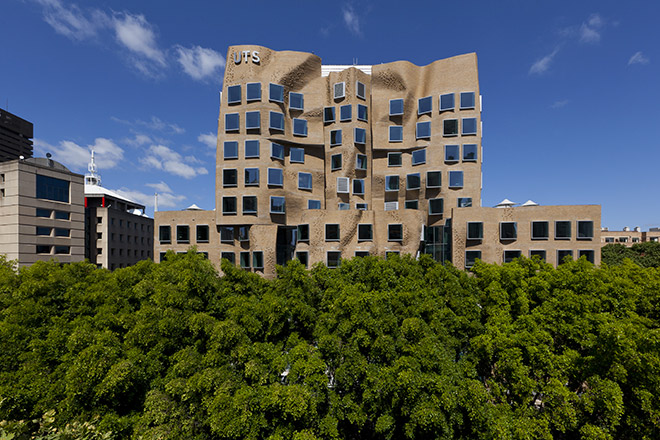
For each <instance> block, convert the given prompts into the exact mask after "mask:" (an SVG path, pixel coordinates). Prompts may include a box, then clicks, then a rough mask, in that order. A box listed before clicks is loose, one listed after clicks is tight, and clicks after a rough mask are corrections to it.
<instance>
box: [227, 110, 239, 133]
mask: <svg viewBox="0 0 660 440" xmlns="http://www.w3.org/2000/svg"><path fill="white" fill-rule="evenodd" d="M240 126H241V118H240V115H239V114H238V113H227V114H225V132H227V133H229V132H232V131H238V130H239V129H240Z"/></svg>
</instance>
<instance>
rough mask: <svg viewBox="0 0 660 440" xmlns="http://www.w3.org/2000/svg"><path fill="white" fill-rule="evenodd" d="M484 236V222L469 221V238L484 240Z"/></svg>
mask: <svg viewBox="0 0 660 440" xmlns="http://www.w3.org/2000/svg"><path fill="white" fill-rule="evenodd" d="M483 238H484V224H483V223H482V222H468V223H467V239H468V240H483Z"/></svg>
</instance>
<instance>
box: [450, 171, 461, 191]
mask: <svg viewBox="0 0 660 440" xmlns="http://www.w3.org/2000/svg"><path fill="white" fill-rule="evenodd" d="M449 187H450V188H463V171H450V172H449Z"/></svg>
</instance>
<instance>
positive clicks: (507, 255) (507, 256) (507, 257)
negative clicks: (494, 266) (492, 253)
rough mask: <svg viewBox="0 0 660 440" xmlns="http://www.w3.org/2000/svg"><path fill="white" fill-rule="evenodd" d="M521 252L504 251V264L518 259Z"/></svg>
mask: <svg viewBox="0 0 660 440" xmlns="http://www.w3.org/2000/svg"><path fill="white" fill-rule="evenodd" d="M520 254H521V252H520V251H518V250H506V251H504V262H505V263H511V262H512V261H513V260H515V259H516V258H520Z"/></svg>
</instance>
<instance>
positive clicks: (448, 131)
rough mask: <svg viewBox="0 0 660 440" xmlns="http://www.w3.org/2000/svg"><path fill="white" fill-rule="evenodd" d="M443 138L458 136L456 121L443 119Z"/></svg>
mask: <svg viewBox="0 0 660 440" xmlns="http://www.w3.org/2000/svg"><path fill="white" fill-rule="evenodd" d="M442 135H443V136H458V119H445V120H444V121H442Z"/></svg>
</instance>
